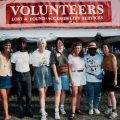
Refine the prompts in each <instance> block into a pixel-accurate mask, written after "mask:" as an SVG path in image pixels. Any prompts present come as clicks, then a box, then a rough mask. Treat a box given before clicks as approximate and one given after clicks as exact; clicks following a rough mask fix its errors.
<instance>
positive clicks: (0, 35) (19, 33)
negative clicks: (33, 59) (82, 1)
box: [0, 28, 120, 41]
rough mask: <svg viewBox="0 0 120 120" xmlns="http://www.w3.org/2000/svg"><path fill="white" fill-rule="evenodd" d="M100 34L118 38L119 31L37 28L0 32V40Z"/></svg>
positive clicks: (93, 35)
mask: <svg viewBox="0 0 120 120" xmlns="http://www.w3.org/2000/svg"><path fill="white" fill-rule="evenodd" d="M96 34H100V35H101V36H103V37H107V36H120V29H118V28H113V29H105V28H104V29H101V28H100V29H87V28H86V29H83V28H81V29H65V28H61V29H59V28H55V29H54V28H38V29H22V30H0V40H4V39H6V38H18V37H26V38H29V40H31V41H37V40H38V39H39V38H46V40H47V41H50V40H54V39H56V38H57V37H95V36H96Z"/></svg>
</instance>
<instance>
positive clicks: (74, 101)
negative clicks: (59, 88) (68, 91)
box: [72, 87, 78, 113]
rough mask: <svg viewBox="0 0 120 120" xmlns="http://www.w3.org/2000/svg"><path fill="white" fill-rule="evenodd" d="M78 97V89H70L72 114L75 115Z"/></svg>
mask: <svg viewBox="0 0 120 120" xmlns="http://www.w3.org/2000/svg"><path fill="white" fill-rule="evenodd" d="M77 96H78V87H72V113H75V110H76V104H77Z"/></svg>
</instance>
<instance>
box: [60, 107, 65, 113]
mask: <svg viewBox="0 0 120 120" xmlns="http://www.w3.org/2000/svg"><path fill="white" fill-rule="evenodd" d="M60 113H61V114H62V115H65V114H66V112H65V109H64V107H63V108H60Z"/></svg>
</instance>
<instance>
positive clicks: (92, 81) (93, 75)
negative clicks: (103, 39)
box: [84, 42, 103, 115]
mask: <svg viewBox="0 0 120 120" xmlns="http://www.w3.org/2000/svg"><path fill="white" fill-rule="evenodd" d="M96 50H97V45H96V43H95V42H91V43H89V44H88V55H86V56H85V58H84V60H85V66H86V79H87V84H86V92H87V102H88V107H89V115H92V114H93V113H94V112H95V113H96V114H100V111H99V109H98V107H99V102H100V98H101V82H102V68H101V64H102V61H103V56H102V55H100V54H97V53H96ZM100 75H101V76H100Z"/></svg>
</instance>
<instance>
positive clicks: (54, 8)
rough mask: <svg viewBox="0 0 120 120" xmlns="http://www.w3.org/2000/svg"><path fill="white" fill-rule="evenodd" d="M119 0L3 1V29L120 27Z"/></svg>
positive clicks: (0, 21) (0, 19)
mask: <svg viewBox="0 0 120 120" xmlns="http://www.w3.org/2000/svg"><path fill="white" fill-rule="evenodd" d="M119 5H120V0H83V1H79V0H78V1H77V0H72V1H71V0H69V1H67V0H55V1H54V0H49V1H48V0H0V29H11V28H13V29H22V28H40V27H43V28H56V27H57V28H104V27H107V28H110V27H120V12H119V11H120V7H119Z"/></svg>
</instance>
